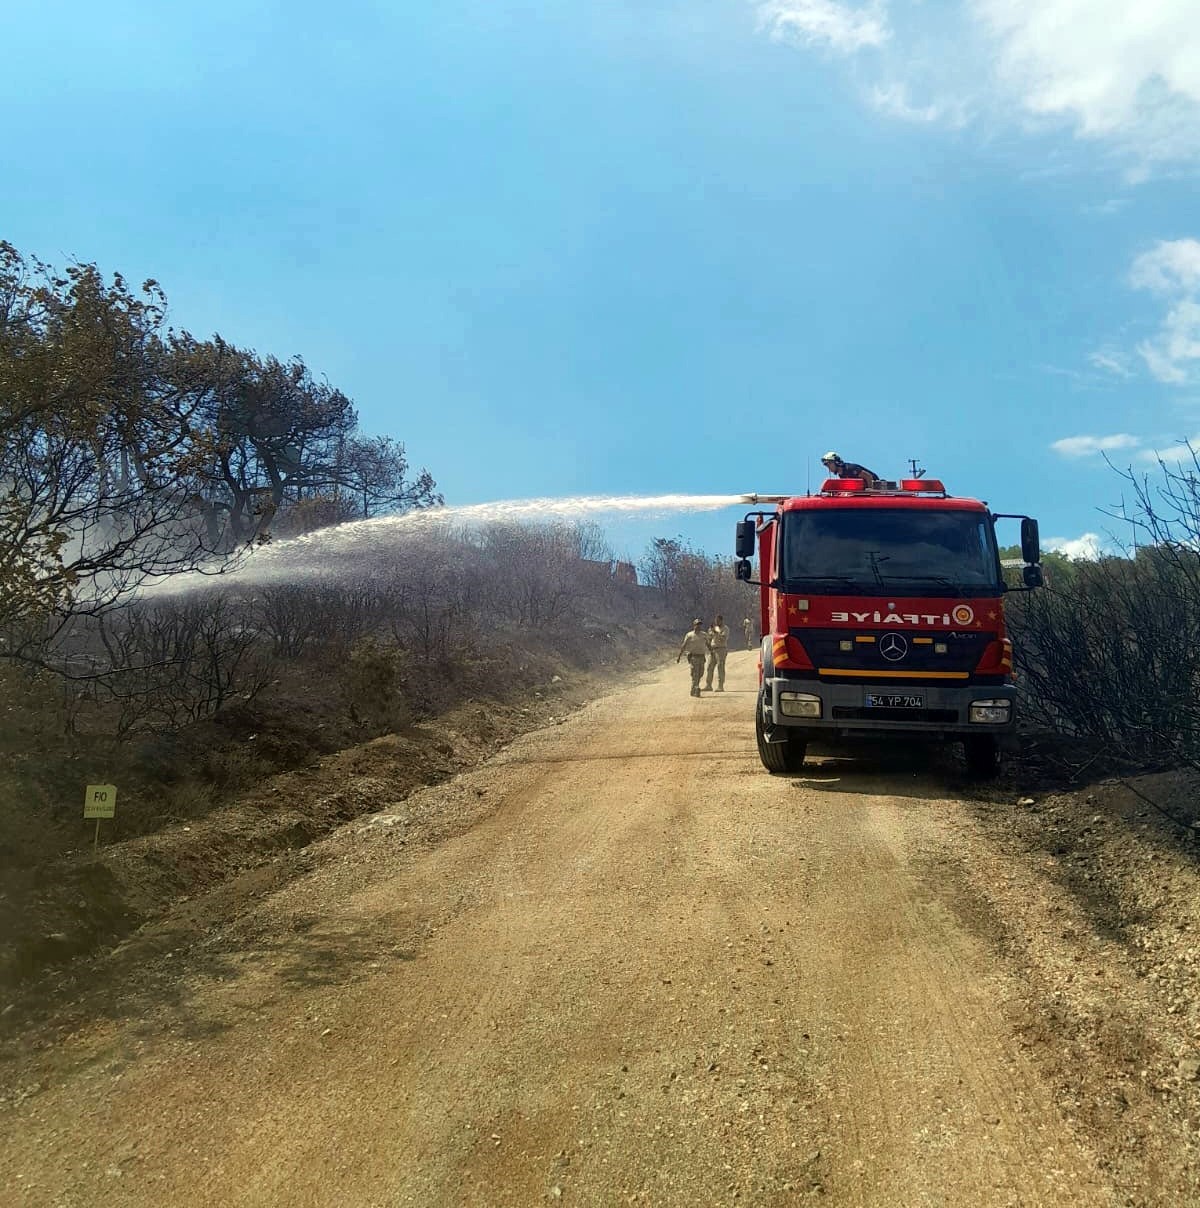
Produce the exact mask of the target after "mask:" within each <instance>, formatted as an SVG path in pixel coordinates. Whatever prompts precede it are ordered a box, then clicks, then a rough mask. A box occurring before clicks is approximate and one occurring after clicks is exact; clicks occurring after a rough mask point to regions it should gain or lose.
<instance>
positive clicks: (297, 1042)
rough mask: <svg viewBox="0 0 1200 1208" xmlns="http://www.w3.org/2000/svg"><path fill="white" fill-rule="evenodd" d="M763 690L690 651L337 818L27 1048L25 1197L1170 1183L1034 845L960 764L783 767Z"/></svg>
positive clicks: (903, 1196) (515, 1194) (935, 1194)
mask: <svg viewBox="0 0 1200 1208" xmlns="http://www.w3.org/2000/svg"><path fill="white" fill-rule="evenodd" d="M754 687H755V670H754V665H753V655H752V654H749V653H745V654H743V653H737V654H733V655H731V657H730V660H729V681H728V687H727V691H725V692H724V693H719V694H718V693H712V694H709V693H706V694H704V696H703V697H702V698H701V699H699V700H694V699H692V698H691V697H689V695H688V686H687V675H686V668H685V667H675V666H673V665H672V666H669V667H667V668H665V669H664V670H662V671H661V672H659V673H654V674H650V675H646V676H644V677H642V678H641V680H640V681H638V682H637V683H635V684H633V685H632V686H630V687H628V688H627V689H624V690H622V691H620V692H618V693H615V694H612V695H609V696H605V697H604V698H602V699H599V700H597V701H594V702H593V703H591V704H590V705H588V706H586V707H585V708H584V709H582V710H581V711H580V712H578V713H576V714H574V715H573V716H571V717H569V718H567V719H565V720H564V721H563V722H562V723H561V724H559V725H555V726H551V727H549V728H547V729H544V730H541V731H538V732H536V733H533V734H530V735H527V736H526V737H524V738H522V739H520V740H518V741H516V742H515V743H513V744H511V745H510V746H508V747H507V748H505V749H504V750H503V751H502V752H501V753H500V754H499V755H497V756H496V757H494V758H493V759H491V760H490V761H489V762H487V763H486V764H483V765H481V766H480V767H478V768H477V769H475V770H474V771H472V772H470V773H468V774H465V775H463V776H461V777H458V778H457V779H455V780H454V781H452V782H449V783H447V784H443V785H441V786H439V787H436V788H430V789H426V790H422V791H420V792H418V793H417V794H415V795H414V796H413V797H411V798H408V799H407V800H405V801H404V802H399V803H397V804H396V806H395V807H394V809H392V810H390V811H388V812H386V813H385V814H383V815H379V816H376V817H373V818H371V819H369V820H367V819H359V820H358V821H356V822H354V823H351V824H349V825H347V826H346V827H344V828H343V829H342V830H340V831H339V832H337V833H336V834H335V835H334V836H333V837H331V838H330V839H327V840H325V841H324V842H322V843H320V844H317V845H314V848H313V849H312V852H311V869H310V870H309V871H308V872H307V873H305V875H303V876H301V877H299V878H298V879H297V880H295V881H294V882H293V883H292V884H291V885H289V886H287V887H286V888H284V889H282V890H279V891H278V892H271V893H269V894H266V895H265V896H264V897H263V898H262V900H261V901H259V902H257V903H256V904H255V905H254V907H253V909H251V910H250V911H249V912H248V913H246V914H244V915H243V916H242V917H241V918H240V919H239V920H237V921H236V922H235V923H233V924H231V925H228V926H224V927H220V928H213V929H212V930H211V931H210V932H209V933H208V934H207V935H206V936H205V937H204V938H203V940H202V941H201V942H197V943H195V944H192V945H190V946H186V947H184V948H182V949H180V950H177V951H171V952H161V953H158V954H157V955H156V956H155V958H154V960H153V961H148V963H147V967H146V969H145V970H142V971H140V972H139V973H138V974H137V975H136V976H131V979H130V985H129V987H128V992H127V994H126V995H125V997H124V998H122V999H121V1000H120V1001H121V1006H120V1009H106V1010H105V1011H104V1012H102V1013H99V1014H97V1015H96V1016H95V1017H93V1018H90V1019H89V1018H79V1019H78V1020H77V1021H76V1023H75V1025H74V1027H73V1029H72V1031H71V1032H70V1033H69V1034H68V1035H65V1036H59V1037H58V1038H57V1039H56V1040H55V1043H54V1044H53V1046H51V1047H43V1048H38V1049H32V1050H31V1051H30V1052H29V1053H28V1054H27V1058H25V1059H24V1064H22V1063H21V1062H17V1063H16V1064H15V1065H14V1064H12V1063H10V1067H9V1068H10V1071H12V1070H15V1071H16V1076H17V1077H18V1078H19V1079H25V1080H27V1081H28V1083H29V1085H28V1088H27V1090H26V1091H25V1092H24V1093H16V1094H11V1095H10V1097H9V1100H8V1103H7V1106H6V1107H5V1108H4V1111H3V1113H2V1115H0V1125H2V1127H3V1136H2V1137H0V1186H3V1187H4V1188H7V1189H8V1193H7V1195H6V1202H8V1203H10V1204H16V1203H20V1204H27V1205H95V1204H119V1205H155V1206H162V1205H205V1206H212V1205H224V1204H254V1205H267V1204H286V1205H325V1204H339V1205H351V1206H353V1205H398V1204H413V1205H422V1206H428V1205H442V1204H446V1205H459V1204H478V1205H527V1204H538V1203H543V1202H556V1201H557V1202H561V1203H565V1204H581V1205H582V1204H587V1205H612V1204H623V1203H645V1204H689V1205H709V1204H713V1205H716V1204H735V1203H738V1204H744V1203H751V1204H791V1203H794V1202H797V1201H799V1200H804V1199H807V1198H810V1197H811V1198H819V1199H820V1200H822V1201H823V1202H825V1203H828V1204H836V1205H851V1204H869V1205H958V1204H964V1205H971V1206H972V1208H987V1206H990V1205H1018V1204H1020V1205H1033V1204H1056V1205H1058V1204H1063V1205H1071V1204H1081V1205H1082V1204H1088V1205H1091V1204H1124V1203H1127V1202H1149V1201H1148V1200H1145V1201H1143V1200H1137V1199H1136V1197H1135V1199H1134V1200H1130V1199H1129V1198H1128V1196H1127V1195H1126V1194H1125V1193H1121V1192H1118V1190H1117V1189H1116V1188H1115V1186H1114V1184H1113V1183H1112V1182H1111V1181H1110V1180H1111V1178H1112V1170H1111V1168H1110V1167H1109V1166H1108V1164H1106V1163H1105V1162H1103V1161H1101V1160H1099V1159H1098V1156H1097V1155H1098V1152H1099V1151H1098V1147H1097V1145H1096V1143H1095V1137H1094V1135H1092V1134H1090V1133H1089V1131H1088V1129H1087V1128H1085V1127H1082V1126H1081V1125H1080V1123H1079V1120H1078V1118H1077V1113H1076V1112H1075V1111H1074V1109H1073V1107H1072V1103H1071V1102H1070V1100H1069V1099H1068V1098H1066V1097H1064V1095H1063V1093H1062V1086H1061V1080H1059V1081H1055V1079H1054V1078H1051V1077H1049V1076H1048V1075H1047V1069H1049V1068H1050V1065H1049V1064H1048V1063H1047V1062H1046V1060H1044V1057H1043V1056H1040V1055H1039V1051H1038V1045H1039V1044H1041V1045H1043V1046H1044V1045H1046V1044H1050V1045H1052V1044H1053V1037H1052V1036H1049V1038H1043V1040H1042V1041H1040V1042H1037V1043H1034V1042H1033V1041H1031V1040H1030V1038H1029V1035H1028V1031H1029V1029H1028V1027H1027V1026H1025V1025H1027V1023H1028V1010H1029V1005H1028V1000H1027V996H1026V986H1025V984H1024V976H1025V974H1024V971H1023V969H1022V967H1021V962H1020V961H1016V960H1013V959H1011V956H1006V955H1005V954H1004V953H1003V952H1002V951H1001V950H1000V948H999V946H998V945H997V943H996V935H997V934H999V933H1000V932H1001V931H1003V930H1005V928H1009V929H1011V927H1012V926H1015V925H1016V924H1013V923H1012V922H1011V921H1008V922H1006V921H1005V920H1004V919H1003V918H1000V919H999V920H998V919H997V912H1000V913H1001V914H1003V912H1004V911H1005V910H1011V911H1012V912H1014V915H1018V914H1019V915H1020V920H1021V922H1020V926H1025V921H1024V920H1025V919H1026V917H1027V916H1028V917H1034V916H1035V915H1036V913H1037V909H1038V900H1039V898H1038V895H1039V894H1042V893H1043V892H1048V891H1045V890H1044V889H1043V887H1042V886H1041V883H1040V881H1039V880H1038V875H1037V873H1036V870H1031V869H1029V868H1027V867H1025V866H1024V865H1023V864H1022V863H1021V861H1020V860H1019V858H1018V857H1017V856H1016V855H1014V854H1013V853H1012V852H1011V851H1010V852H1008V853H1007V854H1006V853H1005V852H1004V851H1003V850H1001V848H1000V847H999V846H998V845H997V844H996V843H994V842H993V841H992V839H991V838H989V835H988V833H987V831H986V829H985V828H982V827H981V825H980V823H979V820H978V818H977V817H976V816H975V815H974V814H973V813H972V812H971V811H969V810H967V809H966V808H964V805H963V803H962V801H961V800H959V799H958V798H957V796H956V793H957V790H956V789H954V788H953V787H952V783H953V773H952V772H947V770H946V769H944V768H943V769H941V770H933V771H931V770H929V769H928V768H926V769H922V768H921V767H920V766H917V765H910V764H908V763H905V762H904V761H903V760H893V761H891V762H884V763H880V762H879V761H878V760H875V761H867V762H865V763H861V764H860V763H853V762H847V761H845V760H836V759H829V760H815V761H810V767H808V768H807V769H806V770H805V772H804V773H803V774H801V775H799V776H796V777H775V776H770V775H768V774H767V773H766V772H765V771H764V770H763V769H762V767H761V766H760V764H759V761H758V758H757V755H756V753H755V750H754V740H753V726H752V724H751V720H750V719H751V716H752V713H751V710H752V702H753V693H754ZM959 787H960V788H961V785H960V786H959ZM993 891H995V892H993ZM1001 891H1003V892H1001ZM1006 902H1008V903H1009V905H1008V906H1006V905H1005V903H1006ZM1047 942H1050V941H1047ZM1053 942H1054V943H1058V944H1061V945H1063V946H1064V947H1065V948H1069V947H1070V945H1071V943H1072V941H1070V940H1069V939H1062V940H1055V941H1053ZM1063 959H1064V960H1065V961H1071V960H1072V959H1075V960H1077V956H1075V957H1072V956H1071V955H1070V953H1067V954H1065V955H1064V956H1063ZM1088 972H1089V975H1092V974H1091V970H1090V968H1089V970H1088ZM1094 976H1096V977H1101V978H1102V976H1103V973H1102V972H1101V973H1100V974H1095V975H1094ZM1086 1077H1087V1072H1086V1071H1084V1072H1082V1073H1081V1078H1084V1079H1085V1080H1086ZM1081 1085H1082V1089H1081V1093H1083V1094H1087V1093H1090V1091H1089V1088H1088V1087H1087V1086H1086V1084H1081Z"/></svg>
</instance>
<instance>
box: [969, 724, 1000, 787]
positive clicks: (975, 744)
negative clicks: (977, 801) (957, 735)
mask: <svg viewBox="0 0 1200 1208" xmlns="http://www.w3.org/2000/svg"><path fill="white" fill-rule="evenodd" d="M963 756H964V757H965V759H966V761H967V775H968V776H969V777H970V778H971V779H972V780H994V779H995V778H996V776H997V775H999V772H1000V744H999V743H997V741H996V739H995V738H994V737H993V736H992V735H991V734H973V735H972V736H971V737H970V738H964V739H963Z"/></svg>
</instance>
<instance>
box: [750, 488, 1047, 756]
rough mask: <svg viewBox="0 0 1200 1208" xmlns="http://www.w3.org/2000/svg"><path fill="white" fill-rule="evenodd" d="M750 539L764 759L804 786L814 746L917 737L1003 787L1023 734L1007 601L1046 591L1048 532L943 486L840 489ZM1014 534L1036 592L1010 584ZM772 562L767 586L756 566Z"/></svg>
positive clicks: (781, 504) (774, 512)
mask: <svg viewBox="0 0 1200 1208" xmlns="http://www.w3.org/2000/svg"><path fill="white" fill-rule="evenodd" d="M743 499H744V501H746V502H748V503H758V504H764V503H770V504H772V505H773V506H772V508H771V509H770V510H769V511H766V510H763V511H753V512H748V513H747V514H746V517H745V519H744V520H743V521H742V522H740V523H739V524H738V530H737V556H738V559H739V561H738V563H737V575H738V577H739V578H740V579H742V580H744V581H746V582H748V583H751V584H753V585H755V586H757V587H758V589H759V609H760V624H761V632H762V633H763V635H764V637H763V640H762V645H761V648H760V673H761V674H760V689H759V694H758V700H757V705H756V710H755V718H756V720H755V728H756V733H757V738H758V750H759V754H760V756H761V758H762V762H763V764H764V766H765V767H766V768H767V769H768V771H771V772H788V771H796V770H798V769H799V768H800V767H801V766H802V765H803V762H804V758H805V755H806V752H807V747H808V744H809V742H810V741H813V740H820V739H822V738H824V739H826V740H831V739H847V738H861V737H866V736H869V735H887V734H893V735H897V736H903V735H908V736H912V737H920V738H923V739H930V740H938V741H958V742H961V743H962V744H963V749H964V754H965V756H966V760H967V766H968V770H969V771H970V773H971V774H972V775H973V776H976V777H986V776H991V775H994V774H995V773H996V771H997V769H998V767H999V759H1000V752H1001V750H1002V748H1003V746H1004V745H1006V744H1007V743H1008V742H1010V741H1011V739H1012V736H1013V734H1014V732H1015V728H1016V724H1017V693H1016V688H1015V685H1014V682H1013V674H1012V643H1011V641H1010V640H1009V637H1008V633H1007V629H1006V625H1005V616H1004V597H1005V595H1006V594H1007V593H1008V592H1010V591H1013V590H1029V589H1032V588H1034V587H1037V586H1040V584H1041V581H1042V574H1041V566H1040V557H1041V554H1040V549H1039V542H1038V532H1037V522H1036V521H1035V520H1033V519H1031V518H1030V517H1027V516H1003V517H1002V516H1000V515H997V514H995V513H992V512H991V511H990V510H989V509H988V507H987V505H986V504H984V503H981V502H980V501H979V500H977V499H969V498H963V497H955V496H952V495H950V494H949V493H948V492H947V491H946V489H945V487H944V485H943V484H942V483H941V482H940V481H938V480H933V479H925V478H913V479H905V480H902V481H899V482H878V483H876V484H873V485H867V484H865V483H864V482H863V481H862V480H860V479H847V478H842V479H839V478H831V479H827V480H826V481H825V483H824V484H823V486H822V487H821V489H820V490H819V491H818V492H817V493H815V494H809V495H804V496H797V497H785V496H760V495H748V496H743ZM999 519H1014V520H1020V521H1021V545H1022V557H1023V560H1024V568H1023V574H1022V578H1023V583H1022V585H1021V586H1020V587H1012V586H1009V585H1007V584H1006V583H1005V579H1004V575H1003V570H1002V568H1001V564H1000V557H999V552H998V547H997V543H996V534H995V526H996V521H997V520H999ZM756 546H757V549H758V561H759V567H758V571H759V574H758V579H757V580H756V579H754V578H753V574H754V568H753V566H752V564H751V562H750V558H751V557H752V556H753V554H754V552H755V547H756Z"/></svg>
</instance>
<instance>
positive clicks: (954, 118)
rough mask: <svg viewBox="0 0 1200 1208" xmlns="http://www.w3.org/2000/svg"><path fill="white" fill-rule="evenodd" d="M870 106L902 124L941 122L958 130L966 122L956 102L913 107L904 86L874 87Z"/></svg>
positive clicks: (940, 102) (937, 102) (960, 107)
mask: <svg viewBox="0 0 1200 1208" xmlns="http://www.w3.org/2000/svg"><path fill="white" fill-rule="evenodd" d="M871 104H872V105H874V106H875V108H876V109H878V110H879V112H880V113H886V114H887V116H888V117H894V118H897V119H898V120H899V121H902V122H917V123H929V122H941V123H942V124H944V125H948V126H954V127H955V128H958V127H961V126H964V125H965V124H966V120H967V115H966V112H965V111H964V110H963V108H962V106H961V105H960V104H958V103H957V102H947V101H935V102H931V103H930V104H928V105H914V104H913V102H912V99H911V98H910V96H909V94H908V86H907V85H906V84H888V85H887V86H886V87H884V86H880V85H876V86H875V87H874V88H873V89H872V90H871Z"/></svg>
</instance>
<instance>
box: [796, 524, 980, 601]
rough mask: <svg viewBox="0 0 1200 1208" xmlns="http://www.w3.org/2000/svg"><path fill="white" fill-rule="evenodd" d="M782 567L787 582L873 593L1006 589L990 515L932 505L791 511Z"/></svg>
mask: <svg viewBox="0 0 1200 1208" xmlns="http://www.w3.org/2000/svg"><path fill="white" fill-rule="evenodd" d="M781 572H782V578H783V579H784V580H785V581H786V582H787V583H789V584H796V583H819V584H821V583H829V584H830V586H831V587H834V586H835V585H836V586H846V585H848V584H853V586H854V587H855V588H856V589H862V590H866V591H868V592H870V591H873V590H874V591H878V590H883V591H896V592H904V591H907V592H908V593H909V594H918V593H920V594H922V595H943V594H945V595H965V594H968V593H969V592H972V591H974V592H979V593H992V592H998V591H999V590H1000V587H1001V584H1000V581H999V579H998V574H999V572H998V570H997V561H996V548H995V538H994V537H993V535H992V526H991V522H990V521H989V520H988V517H987V516H986V515H985V514H984V513H982V512H965V511H950V510H946V511H937V510H935V509H933V508H930V509H917V508H871V509H867V508H846V509H844V510H834V509H832V508H820V509H813V510H812V511H810V512H788V513H787V515H786V516H785V517H784V525H783V561H782V566H781Z"/></svg>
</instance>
